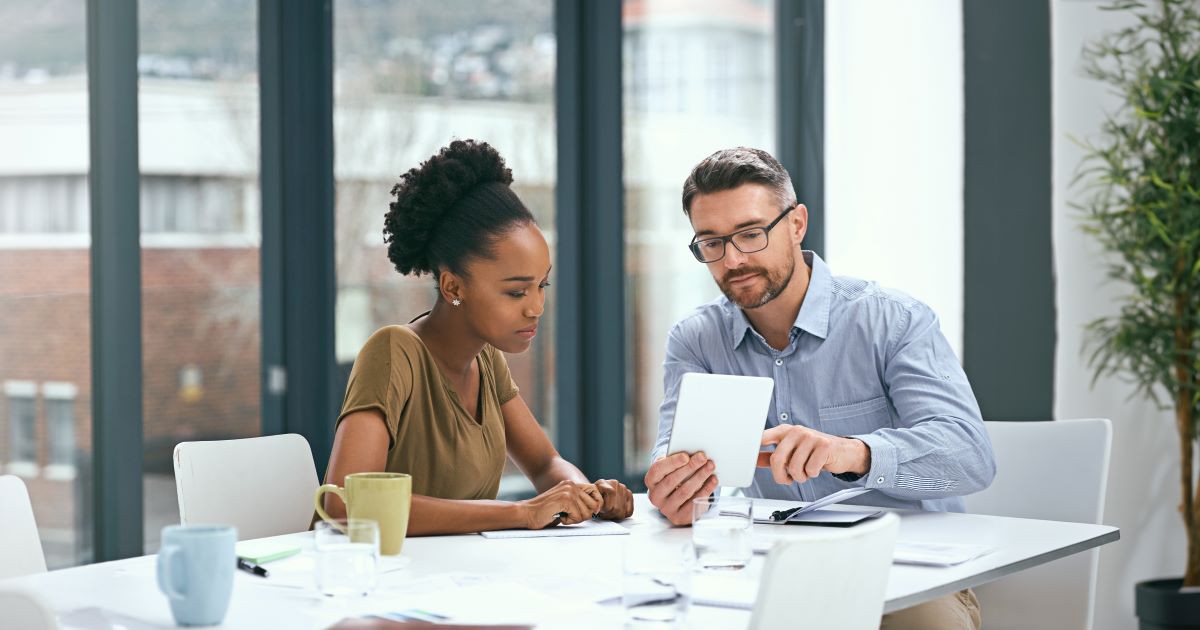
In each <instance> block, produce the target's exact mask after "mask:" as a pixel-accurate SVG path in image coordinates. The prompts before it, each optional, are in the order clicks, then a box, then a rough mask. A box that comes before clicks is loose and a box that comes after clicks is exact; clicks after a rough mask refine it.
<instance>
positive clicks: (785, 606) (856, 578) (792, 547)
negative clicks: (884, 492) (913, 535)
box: [750, 512, 900, 630]
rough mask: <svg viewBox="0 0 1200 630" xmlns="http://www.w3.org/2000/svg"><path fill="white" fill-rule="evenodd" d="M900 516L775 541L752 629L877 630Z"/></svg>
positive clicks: (883, 517)
mask: <svg viewBox="0 0 1200 630" xmlns="http://www.w3.org/2000/svg"><path fill="white" fill-rule="evenodd" d="M899 530H900V517H898V516H896V515H895V514H893V513H891V512H888V513H886V514H884V515H883V516H882V517H880V518H877V519H875V520H873V521H871V522H868V523H864V524H861V525H856V526H854V527H850V528H846V529H833V528H831V529H828V530H822V531H820V532H813V533H812V534H811V535H809V536H804V537H803V538H796V539H794V540H788V541H784V542H778V543H776V544H775V547H774V548H772V549H771V553H770V554H768V555H767V564H766V566H765V567H763V573H762V579H761V581H760V582H759V587H758V597H757V598H756V599H755V602H754V612H753V613H752V616H751V618H750V627H751V628H752V629H769V628H822V629H829V630H859V629H861V630H868V629H869V630H878V628H879V620H880V618H881V617H882V615H883V598H884V595H885V593H886V591H887V582H888V572H889V571H890V570H891V567H892V554H893V551H894V550H895V547H896V533H897V532H898V531H899Z"/></svg>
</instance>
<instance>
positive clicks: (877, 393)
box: [652, 251, 996, 512]
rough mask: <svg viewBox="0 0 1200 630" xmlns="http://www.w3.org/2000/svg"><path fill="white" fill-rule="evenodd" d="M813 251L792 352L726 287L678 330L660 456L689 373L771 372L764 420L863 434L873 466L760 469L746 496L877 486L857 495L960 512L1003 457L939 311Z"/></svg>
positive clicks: (797, 496) (816, 494)
mask: <svg viewBox="0 0 1200 630" xmlns="http://www.w3.org/2000/svg"><path fill="white" fill-rule="evenodd" d="M803 260H804V262H805V263H807V264H808V266H809V267H810V268H811V277H810V280H809V285H808V292H807V294H806V295H805V297H804V304H803V305H802V306H801V307H800V312H799V314H797V315H796V322H795V324H794V325H793V327H792V331H791V341H790V343H789V344H788V346H787V347H786V348H784V349H783V350H775V349H774V348H771V347H770V346H769V345H768V344H767V342H766V340H764V339H763V338H762V336H761V335H759V334H758V332H757V331H755V330H754V328H753V327H751V325H750V322H749V320H747V319H746V315H745V313H743V312H742V309H740V308H739V307H738V306H737V305H736V304H734V303H733V302H730V301H729V299H728V298H725V297H724V296H722V297H721V298H719V299H717V300H714V301H713V302H710V303H708V304H705V305H703V306H701V307H700V308H698V309H696V310H695V311H693V312H692V313H691V314H689V315H688V316H687V317H685V318H683V319H682V320H681V321H680V322H679V323H677V324H676V325H675V326H674V327H673V328H672V329H671V332H670V334H669V335H668V337H667V353H666V360H665V361H664V363H663V368H664V370H663V371H664V377H663V390H664V395H663V403H662V407H661V408H660V411H659V421H658V441H657V443H656V445H655V448H654V454H653V455H652V460H653V459H655V458H657V457H659V456H660V455H663V454H665V453H666V449H667V441H668V439H669V438H670V435H671V422H672V419H673V418H674V417H675V404H676V402H677V400H678V397H679V383H680V380H681V379H682V377H683V375H684V374H685V373H687V372H706V373H711V374H745V375H750V376H768V377H771V378H773V379H775V391H774V394H773V396H774V398H773V400H772V401H771V408H770V411H769V412H768V415H767V418H766V422H765V425H764V429H769V428H771V427H774V426H778V425H781V424H796V425H801V426H805V427H809V428H812V429H816V430H818V431H821V432H823V433H828V434H831V435H840V436H848V437H855V438H858V439H860V440H862V441H863V442H865V443H866V444H867V446H869V447H870V448H871V469H870V471H869V472H868V473H867V474H866V475H863V477H862V478H861V479H859V480H857V481H854V482H847V481H842V480H841V479H838V478H836V477H834V476H833V475H831V474H830V473H828V472H824V471H823V472H821V474H820V475H819V476H817V477H816V478H814V479H811V480H809V481H808V482H806V483H803V484H795V483H793V484H790V485H780V484H777V483H775V481H774V479H773V478H772V477H771V471H770V469H769V468H760V469H758V470H757V471H756V472H755V475H754V483H753V484H752V485H751V487H750V488H747V490H746V492H747V494H749V495H750V496H753V497H763V498H770V499H787V500H794V501H812V500H815V499H817V498H820V497H823V496H825V495H827V494H831V493H833V492H836V491H838V490H841V489H843V488H848V487H852V486H863V485H865V486H866V487H868V488H873V489H875V490H878V492H869V493H867V494H865V495H863V496H862V497H859V498H857V499H852V500H850V501H848V503H862V504H869V505H879V506H885V507H897V508H908V509H922V510H937V511H954V512H961V511H962V510H963V502H962V499H961V498H960V497H961V496H962V495H965V494H971V493H973V492H978V491H980V490H982V489H984V488H986V487H987V486H988V484H990V483H991V482H992V478H993V477H994V476H995V474H996V464H995V461H994V459H993V457H992V445H991V442H990V440H989V439H988V435H987V431H986V430H985V429H984V425H983V420H982V418H981V417H980V413H979V404H978V403H976V402H975V394H974V393H973V392H972V391H971V384H970V383H968V382H967V376H966V374H965V373H964V372H963V369H962V366H961V365H960V364H959V362H958V358H957V357H955V356H954V351H953V350H951V349H950V344H949V343H948V342H947V341H946V338H945V336H943V335H942V332H941V329H940V328H939V327H938V319H937V316H936V315H934V313H933V311H932V310H930V308H929V307H928V306H926V305H925V304H922V303H921V302H919V301H917V300H915V299H913V298H911V297H909V296H907V295H904V294H903V293H900V292H898V291H892V290H889V289H883V288H880V287H879V286H877V285H876V284H875V283H873V282H866V281H863V280H858V279H855V278H845V277H836V278H835V277H833V276H832V275H831V274H830V272H829V267H828V266H826V264H825V261H823V260H821V258H820V257H819V256H817V255H816V254H814V253H813V252H810V251H805V252H804V259H803Z"/></svg>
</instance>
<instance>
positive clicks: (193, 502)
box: [175, 433, 317, 540]
mask: <svg viewBox="0 0 1200 630" xmlns="http://www.w3.org/2000/svg"><path fill="white" fill-rule="evenodd" d="M175 490H176V492H177V493H178V494H179V522H180V523H182V524H184V525H187V524H190V523H223V524H228V525H233V526H235V527H237V530H238V539H240V540H246V539H249V538H262V537H264V536H275V535H278V534H290V533H292V532H299V531H304V530H306V529H308V524H309V521H310V520H311V518H312V514H313V494H315V493H316V490H317V468H316V465H315V464H314V463H313V456H312V449H310V448H309V446H308V440H306V439H304V437H303V436H301V435H296V434H293V433H288V434H284V435H268V436H264V437H257V438H245V439H241V440H218V441H212V442H181V443H179V444H178V445H177V446H176V447H175Z"/></svg>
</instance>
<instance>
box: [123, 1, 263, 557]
mask: <svg viewBox="0 0 1200 630" xmlns="http://www.w3.org/2000/svg"><path fill="white" fill-rule="evenodd" d="M257 6H258V5H257V2H255V1H254V0H198V1H193V2H187V3H181V2H175V1H173V0H142V1H141V2H140V4H139V5H138V19H139V22H140V24H139V31H138V34H139V38H140V46H141V48H140V50H139V54H138V74H139V80H138V101H139V102H138V106H139V119H138V150H139V153H140V155H139V158H140V167H141V175H142V178H141V182H142V183H141V195H140V209H141V223H142V237H141V241H142V350H143V363H142V365H143V370H144V374H143V379H144V380H143V405H144V418H145V420H144V426H145V429H144V443H143V448H144V454H145V481H144V483H145V540H146V545H145V548H146V552H147V553H150V552H154V551H156V550H157V549H158V540H159V534H160V531H161V529H162V527H163V525H167V524H170V523H178V522H179V508H178V504H177V501H176V494H175V479H174V475H173V472H172V471H173V466H172V462H171V454H172V450H173V449H174V448H175V445H176V444H177V443H179V442H182V441H186V440H219V439H230V438H241V437H252V436H256V435H259V434H260V433H261V430H262V421H261V419H260V410H259V383H260V376H259V374H260V369H259V366H260V354H259V343H260V332H259V331H260V327H259V296H260V294H259V241H260V224H261V222H260V216H259V199H260V196H259V180H258V164H259V153H258V147H259V131H258V129H259V128H258V56H257V55H258V52H257V41H258V40H257V19H258V14H257Z"/></svg>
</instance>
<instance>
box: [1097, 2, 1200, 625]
mask: <svg viewBox="0 0 1200 630" xmlns="http://www.w3.org/2000/svg"><path fill="white" fill-rule="evenodd" d="M1105 9H1106V10H1113V11H1126V12H1129V13H1130V14H1131V18H1133V19H1132V20H1131V21H1132V25H1131V26H1129V27H1127V28H1125V29H1122V30H1120V31H1117V32H1114V33H1111V34H1108V35H1107V36H1105V37H1104V38H1103V39H1101V40H1100V41H1098V42H1095V43H1093V44H1091V45H1089V46H1087V47H1086V48H1085V50H1084V62H1085V68H1086V71H1087V74H1088V75H1089V76H1091V77H1092V78H1095V79H1098V80H1101V81H1104V82H1105V83H1107V84H1108V85H1109V86H1110V87H1112V88H1113V89H1114V90H1115V91H1116V92H1117V93H1118V94H1119V96H1120V97H1121V106H1120V108H1119V109H1118V111H1116V112H1114V113H1112V114H1110V115H1109V116H1108V117H1107V119H1106V121H1105V122H1104V124H1103V127H1102V129H1101V133H1100V135H1099V137H1098V139H1096V140H1094V141H1091V142H1087V143H1085V144H1084V148H1085V150H1086V157H1085V159H1084V161H1083V164H1082V165H1081V169H1080V171H1079V174H1078V176H1077V178H1076V179H1077V181H1083V182H1085V183H1086V186H1087V191H1088V195H1087V198H1086V201H1085V202H1084V203H1082V204H1079V206H1078V207H1079V208H1080V209H1082V210H1083V211H1084V228H1085V229H1086V230H1087V231H1088V232H1089V233H1091V234H1094V235H1095V237H1096V238H1097V239H1098V240H1099V242H1100V243H1101V244H1102V246H1103V248H1104V249H1105V250H1106V251H1107V252H1108V253H1110V254H1111V255H1112V260H1113V263H1112V264H1111V265H1110V268H1109V276H1110V277H1111V278H1113V279H1115V280H1117V281H1119V282H1122V283H1124V284H1125V285H1126V286H1127V288H1128V289H1129V292H1128V294H1127V296H1126V297H1125V299H1124V301H1123V302H1122V304H1121V307H1120V311H1119V312H1118V313H1117V314H1116V315H1113V316H1111V317H1104V318H1101V319H1098V320H1096V321H1093V322H1091V323H1090V324H1089V325H1088V341H1089V348H1090V356H1089V365H1090V366H1091V367H1092V368H1094V370H1095V377H1097V378H1099V377H1100V376H1102V375H1117V376H1120V377H1124V378H1127V379H1128V380H1130V381H1131V382H1132V383H1133V384H1134V385H1135V386H1136V387H1137V391H1138V392H1140V393H1141V394H1144V395H1146V396H1148V397H1150V398H1151V399H1153V400H1154V401H1155V402H1157V403H1158V404H1159V405H1160V406H1162V407H1164V408H1170V409H1173V410H1174V412H1175V425H1176V428H1177V430H1178V432H1179V453H1180V459H1181V461H1180V470H1179V475H1180V480H1181V481H1182V487H1183V491H1182V497H1181V501H1180V506H1179V509H1180V513H1181V516H1182V517H1183V522H1184V529H1185V531H1186V533H1187V568H1186V571H1185V572H1184V575H1183V578H1182V579H1178V578H1176V579H1167V580H1152V581H1146V582H1141V583H1139V584H1138V585H1137V591H1136V602H1137V603H1136V609H1137V614H1138V617H1139V619H1140V621H1141V627H1142V628H1143V629H1147V628H1166V627H1171V628H1184V627H1196V628H1200V591H1197V592H1189V590H1190V589H1189V588H1188V587H1192V588H1194V587H1198V586H1200V495H1198V494H1197V482H1196V478H1195V475H1194V474H1193V469H1194V465H1193V456H1192V453H1193V449H1194V448H1195V447H1196V445H1197V420H1198V419H1200V3H1197V2H1196V0H1154V1H1152V2H1138V1H1133V0H1127V1H1117V2H1114V3H1113V4H1111V5H1109V6H1107V7H1105ZM1094 383H1095V380H1093V384H1094Z"/></svg>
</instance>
